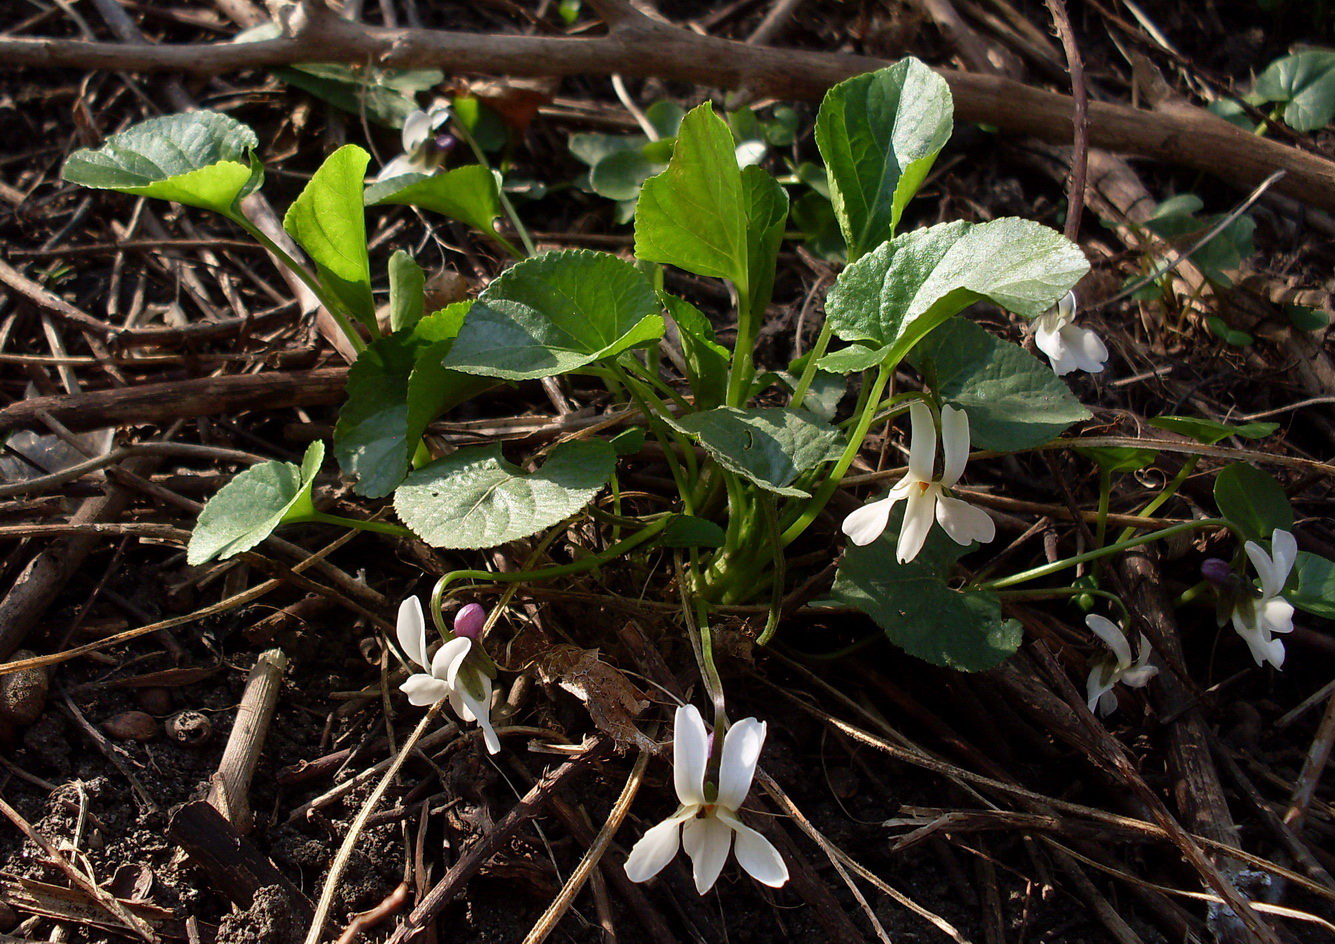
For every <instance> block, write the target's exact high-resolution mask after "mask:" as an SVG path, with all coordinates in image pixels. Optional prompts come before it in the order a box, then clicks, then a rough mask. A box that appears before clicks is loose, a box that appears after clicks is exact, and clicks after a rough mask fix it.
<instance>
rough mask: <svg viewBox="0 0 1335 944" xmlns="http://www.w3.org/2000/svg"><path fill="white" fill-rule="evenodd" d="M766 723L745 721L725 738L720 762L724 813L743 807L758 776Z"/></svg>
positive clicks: (718, 801) (720, 802)
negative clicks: (757, 766)
mask: <svg viewBox="0 0 1335 944" xmlns="http://www.w3.org/2000/svg"><path fill="white" fill-rule="evenodd" d="M766 730H767V728H766V725H765V722H763V721H757V720H756V719H755V718H743V719H742V720H741V721H738V722H737V723H736V724H734V725H733V726H732V727H730V728H728V733H727V734H725V735H724V736H723V754H722V756H721V757H720V759H719V775H718V799H717V800H716V801H715V802H716V803H717V804H718V805H719V806H720V807H721V808H723V809H725V810H735V809H737V808H739V807H740V806H741V805H742V802H743V801H744V800H745V799H746V795H747V793H749V792H750V791H751V778H753V777H754V776H755V775H756V762H757V761H758V760H759V759H760V750H761V748H763V747H764V746H765V732H766Z"/></svg>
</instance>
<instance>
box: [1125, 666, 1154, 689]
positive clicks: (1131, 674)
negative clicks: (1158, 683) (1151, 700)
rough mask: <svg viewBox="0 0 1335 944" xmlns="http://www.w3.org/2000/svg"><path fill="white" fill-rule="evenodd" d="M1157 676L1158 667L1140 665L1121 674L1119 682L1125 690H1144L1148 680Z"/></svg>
mask: <svg viewBox="0 0 1335 944" xmlns="http://www.w3.org/2000/svg"><path fill="white" fill-rule="evenodd" d="M1158 674H1159V667H1158V666H1157V665H1142V666H1137V667H1136V668H1134V669H1127V670H1126V671H1125V672H1123V673H1122V678H1121V681H1122V684H1123V685H1125V686H1126V687H1127V688H1144V687H1145V686H1146V685H1148V684H1149V683H1150V679H1152V678H1154V677H1155V676H1156V675H1158Z"/></svg>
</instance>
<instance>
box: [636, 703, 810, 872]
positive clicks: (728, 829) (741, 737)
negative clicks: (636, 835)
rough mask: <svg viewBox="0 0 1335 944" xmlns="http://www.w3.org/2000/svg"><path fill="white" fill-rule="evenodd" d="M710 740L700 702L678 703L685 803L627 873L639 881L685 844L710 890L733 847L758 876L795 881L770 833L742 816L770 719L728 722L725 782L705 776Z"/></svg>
mask: <svg viewBox="0 0 1335 944" xmlns="http://www.w3.org/2000/svg"><path fill="white" fill-rule="evenodd" d="M710 742H711V739H710V736H709V734H708V732H706V731H705V723H704V721H703V720H702V719H701V717H700V711H699V709H697V708H696V707H695V706H694V705H686V706H685V707H683V708H678V709H677V715H676V719H675V720H674V722H673V742H672V760H673V777H674V782H675V785H676V788H677V800H678V801H679V803H680V806H678V807H677V812H675V813H673V814H672V815H671V816H669V817H668V818H667V819H665V820H663V822H661V823H659V824H658V825H657V826H654V827H653V828H652V829H650V830H649V831H648V832H646V833H645V834H644V835H643V836H642V837H640V841H639V842H637V843H636V844H635V848H633V849H631V850H630V855H629V856H627V858H626V877H627V878H629V879H630V880H631V881H632V882H645V881H648V880H649V879H651V878H653V877H654V876H655V875H657V874H658V873H659V872H661V871H662V870H663V868H664V866H666V865H667V864H668V863H669V862H671V861H672V859H673V857H674V856H676V854H677V848H678V846H684V847H685V848H686V854H687V855H688V856H690V857H691V866H692V870H693V872H694V875H695V889H696V891H698V892H699V893H700V894H701V895H703V894H704V893H705V892H707V891H709V890H710V889H711V888H713V887H714V882H716V881H717V880H718V877H719V873H720V872H722V871H723V866H724V863H726V862H727V861H728V850H729V849H730V848H735V849H736V853H737V863H738V864H739V865H740V866H741V867H742V868H743V869H745V870H746V871H747V872H748V873H750V875H751V877H752V878H754V879H755V880H756V881H757V882H760V883H761V884H764V885H768V886H770V887H771V888H778V887H779V886H780V885H782V884H783V883H784V882H786V881H788V866H786V865H785V864H784V862H783V857H782V856H781V855H779V850H777V849H775V848H774V846H773V845H772V844H771V843H770V841H769V840H768V839H766V838H765V837H764V836H762V835H761V834H760V833H758V832H756V831H755V830H754V829H752V828H751V827H750V826H747V825H746V824H745V823H743V822H742V821H741V819H739V818H738V816H737V811H738V809H740V808H741V805H742V802H743V801H744V800H745V799H746V794H747V793H748V792H749V791H750V789H751V779H752V778H753V777H754V776H755V772H756V761H757V760H759V758H760V749H761V747H762V746H764V743H765V723H764V722H763V721H757V720H756V719H755V718H743V719H742V720H741V721H738V722H737V723H736V724H734V725H733V726H732V727H730V728H728V733H727V734H725V735H724V736H723V752H722V755H721V757H720V761H719V771H718V785H717V789H715V785H714V784H712V783H711V784H706V783H705V771H706V768H707V767H708V765H709V753H710ZM711 796H712V797H713V799H712V800H711V799H710V797H711ZM734 837H736V844H735V846H734V843H733V838H734Z"/></svg>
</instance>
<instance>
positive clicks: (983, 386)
mask: <svg viewBox="0 0 1335 944" xmlns="http://www.w3.org/2000/svg"><path fill="white" fill-rule="evenodd" d="M910 361H911V363H912V364H913V366H914V367H915V368H917V370H918V372H919V373H920V374H922V375H923V376H924V377H926V378H927V379H928V382H929V383H930V384H931V387H932V389H933V390H935V391H936V392H937V393H938V394H939V395H940V396H941V397H942V398H943V399H945V401H946V402H947V403H949V404H951V405H952V406H955V407H958V408H960V409H962V410H964V411H966V412H967V413H968V414H969V435H970V438H971V439H972V440H973V444H974V445H975V446H976V447H978V448H979V449H997V450H1000V451H1002V452H1012V451H1014V450H1017V449H1032V448H1033V447H1034V446H1039V445H1042V444H1043V443H1046V442H1051V441H1052V440H1053V439H1056V438H1057V437H1058V436H1060V435H1061V433H1062V431H1063V430H1065V429H1066V427H1068V426H1070V425H1071V424H1072V423H1078V422H1080V421H1081V420H1087V419H1089V417H1090V413H1089V411H1088V410H1086V409H1085V408H1084V407H1083V406H1081V405H1080V401H1079V400H1077V399H1076V398H1075V397H1074V396H1072V395H1071V391H1070V390H1069V389H1068V388H1067V386H1066V384H1064V383H1062V382H1061V381H1060V380H1059V379H1058V378H1057V377H1056V375H1054V374H1053V373H1052V369H1051V368H1050V367H1048V366H1047V365H1046V364H1043V363H1041V362H1040V361H1039V360H1038V358H1036V357H1034V356H1033V355H1032V354H1030V353H1028V352H1027V351H1025V350H1024V349H1023V348H1021V347H1020V346H1019V345H1018V344H1012V343H1011V342H1009V341H1003V340H1001V339H1000V338H997V337H994V336H993V335H992V334H990V333H989V332H988V331H987V330H985V329H984V328H981V327H979V326H978V325H976V324H974V323H973V322H972V321H969V320H967V319H965V318H958V317H956V318H951V319H950V320H949V321H947V322H946V323H945V324H943V325H941V327H939V328H937V329H936V330H935V331H933V332H932V333H931V334H929V335H927V337H926V338H924V339H923V340H922V341H921V342H920V343H919V344H918V346H917V347H915V348H914V349H913V352H912V354H911V355H910Z"/></svg>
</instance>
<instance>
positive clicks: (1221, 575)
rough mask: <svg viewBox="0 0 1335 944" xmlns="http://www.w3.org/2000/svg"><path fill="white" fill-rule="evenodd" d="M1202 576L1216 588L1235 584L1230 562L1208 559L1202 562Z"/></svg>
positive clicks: (1214, 558)
mask: <svg viewBox="0 0 1335 944" xmlns="http://www.w3.org/2000/svg"><path fill="white" fill-rule="evenodd" d="M1201 576H1202V577H1204V578H1205V579H1206V580H1208V581H1210V583H1212V584H1214V585H1215V586H1216V587H1227V586H1229V585H1230V584H1231V583H1232V582H1233V568H1232V567H1230V566H1229V564H1228V561H1224V560H1220V559H1219V558H1217V557H1207V558H1206V559H1205V560H1203V561H1201Z"/></svg>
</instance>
